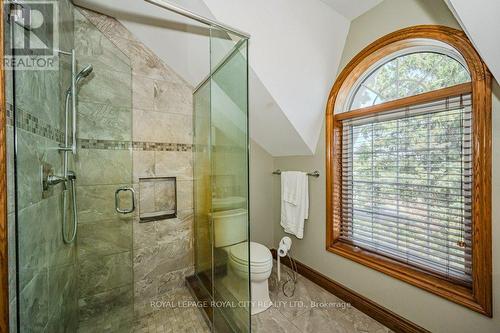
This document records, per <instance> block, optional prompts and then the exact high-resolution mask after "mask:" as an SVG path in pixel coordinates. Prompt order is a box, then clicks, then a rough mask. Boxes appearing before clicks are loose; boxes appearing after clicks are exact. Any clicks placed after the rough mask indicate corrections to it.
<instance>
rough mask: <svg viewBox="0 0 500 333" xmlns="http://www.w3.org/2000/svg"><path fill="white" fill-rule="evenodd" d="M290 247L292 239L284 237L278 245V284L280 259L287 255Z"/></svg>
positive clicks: (279, 279)
mask: <svg viewBox="0 0 500 333" xmlns="http://www.w3.org/2000/svg"><path fill="white" fill-rule="evenodd" d="M291 247H292V239H291V238H290V237H288V236H285V237H283V238H282V239H281V241H280V245H279V247H278V256H277V257H278V258H277V259H278V282H279V281H281V265H280V258H283V257H286V256H287V255H288V251H290V248H291Z"/></svg>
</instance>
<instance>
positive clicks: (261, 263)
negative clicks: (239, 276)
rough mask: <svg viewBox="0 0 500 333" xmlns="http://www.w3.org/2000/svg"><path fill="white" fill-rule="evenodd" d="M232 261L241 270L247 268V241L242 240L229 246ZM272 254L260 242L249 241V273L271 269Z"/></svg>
mask: <svg viewBox="0 0 500 333" xmlns="http://www.w3.org/2000/svg"><path fill="white" fill-rule="evenodd" d="M229 255H230V258H231V261H232V263H233V264H234V265H235V266H236V267H235V268H240V269H242V270H248V243H247V242H243V243H240V244H237V245H234V246H232V247H231V248H230V251H229ZM272 266H273V256H272V254H271V251H269V249H268V248H267V247H265V246H264V245H262V244H259V243H256V242H250V270H251V273H265V272H268V271H270V270H272Z"/></svg>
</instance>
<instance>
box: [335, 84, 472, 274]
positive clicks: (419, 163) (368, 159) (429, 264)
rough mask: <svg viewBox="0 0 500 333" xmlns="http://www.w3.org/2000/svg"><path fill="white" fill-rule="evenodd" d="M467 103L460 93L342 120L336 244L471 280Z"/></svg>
mask: <svg viewBox="0 0 500 333" xmlns="http://www.w3.org/2000/svg"><path fill="white" fill-rule="evenodd" d="M470 106H471V96H470V94H466V95H463V96H461V97H460V96H459V97H454V98H449V99H443V100H441V101H435V102H432V103H426V104H422V105H416V106H410V107H406V108H401V109H398V110H394V111H392V112H388V113H384V114H378V115H375V116H363V117H362V118H352V119H347V120H344V121H342V126H343V130H342V135H343V137H342V144H341V149H342V158H341V162H342V167H341V176H342V182H341V193H340V194H341V198H342V199H341V200H342V209H341V211H340V214H341V216H342V220H341V221H342V223H341V226H340V237H341V238H342V239H344V240H345V241H348V242H352V243H353V244H357V245H358V246H360V247H364V248H366V249H368V250H371V251H375V252H378V253H381V254H383V255H387V256H389V257H391V258H393V259H396V260H402V261H404V262H407V263H410V264H413V265H416V266H418V267H420V268H423V269H428V270H431V271H433V272H437V273H439V274H441V275H443V276H445V277H449V278H454V279H459V280H461V281H463V282H464V283H467V284H468V283H470V281H471V278H470V269H471V263H472V252H471V251H472V250H471V242H472V222H471V219H472V216H471V211H472V191H473V188H474V187H473V186H474V179H473V177H472V163H473V159H472V157H473V156H472V153H473V149H472V146H471V142H472V140H471V136H472V133H471V131H472V122H473V119H472V113H471V107H470ZM335 192H336V190H335ZM463 244H465V247H463Z"/></svg>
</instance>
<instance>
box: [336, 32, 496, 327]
mask: <svg viewBox="0 0 500 333" xmlns="http://www.w3.org/2000/svg"><path fill="white" fill-rule="evenodd" d="M422 39H427V40H429V39H431V40H436V41H440V42H443V43H446V44H448V45H450V46H452V47H453V48H455V49H456V50H457V51H458V52H459V53H460V54H461V55H462V56H463V58H464V59H465V61H466V63H467V67H468V70H469V72H470V75H471V82H470V83H465V84H460V85H457V86H453V87H449V88H444V89H440V90H436V91H432V92H428V93H424V94H420V95H416V96H410V97H406V98H402V99H398V100H395V101H390V102H386V103H383V104H379V105H375V106H371V107H366V108H363V109H359V110H355V111H353V112H345V113H338V114H335V113H334V110H335V109H337V110H343V109H344V105H345V104H346V103H347V99H348V96H349V92H350V90H351V89H352V88H353V87H354V86H355V84H356V82H357V81H358V79H359V78H360V77H361V75H362V74H363V73H365V72H366V71H367V70H368V69H369V68H370V67H371V66H372V65H373V64H375V63H377V62H378V61H380V60H381V59H384V58H385V57H386V56H388V55H390V54H392V53H394V52H397V51H399V50H402V49H405V48H408V47H411V46H415V45H418V44H419V43H420V45H421V43H422ZM465 93H471V95H472V118H473V133H472V135H473V137H472V140H473V158H474V161H473V177H474V190H473V200H472V286H471V287H465V286H463V285H460V284H457V283H453V282H451V281H449V280H446V279H445V278H443V277H440V276H438V275H436V274H432V273H429V272H427V271H424V270H422V269H418V268H416V267H414V266H411V265H408V264H405V263H402V262H399V261H396V260H392V259H390V258H388V257H386V256H383V255H380V254H376V253H374V252H371V251H368V250H364V249H361V248H359V247H356V246H354V245H351V244H349V243H347V242H345V241H342V240H341V239H340V238H339V237H340V224H341V219H342V214H341V212H342V206H341V205H342V201H341V198H342V186H341V184H342V148H341V147H342V120H344V119H348V118H352V117H359V116H362V115H367V114H374V113H378V112H381V111H384V110H393V109H395V108H397V107H401V106H405V105H408V104H413V105H414V104H419V103H425V102H428V101H433V100H439V99H442V98H445V97H447V96H449V97H452V96H458V95H460V94H465ZM491 109H492V100H491V73H490V72H489V70H488V68H487V66H486V65H485V64H484V62H483V61H482V60H481V58H480V56H479V54H478V53H477V52H476V50H475V49H474V47H473V46H472V44H471V42H470V41H469V40H468V38H467V36H466V35H465V33H464V32H462V31H460V30H457V29H453V28H449V27H444V26H438V25H420V26H414V27H409V28H405V29H402V30H398V31H395V32H393V33H391V34H389V35H386V36H384V37H382V38H380V39H378V40H376V41H375V42H373V43H372V44H370V45H368V46H367V47H366V48H365V49H363V50H362V51H361V52H360V53H359V54H358V55H356V56H355V57H354V58H353V59H352V60H351V61H350V62H349V64H348V65H347V66H346V67H345V68H344V70H343V71H342V72H341V73H340V75H339V76H338V78H337V81H336V82H335V84H334V85H333V88H332V90H331V92H330V96H329V98H328V104H327V110H326V188H327V190H326V250H327V251H330V252H332V253H335V254H337V255H340V256H342V257H345V258H347V259H350V260H352V261H354V262H357V263H359V264H362V265H365V266H367V267H370V268H372V269H375V270H377V271H380V272H382V273H385V274H387V275H389V276H391V277H394V278H396V279H399V280H401V281H404V282H407V283H409V284H411V285H414V286H416V287H419V288H421V289H424V290H426V291H428V292H431V293H433V294H436V295H438V296H441V297H443V298H445V299H447V300H450V301H452V302H455V303H457V304H460V305H463V306H465V307H467V308H469V309H471V310H474V311H476V312H479V313H481V314H483V315H486V316H488V317H491V316H492V245H491V154H492V141H491V119H492V118H491V117H492V115H491V113H492V112H491Z"/></svg>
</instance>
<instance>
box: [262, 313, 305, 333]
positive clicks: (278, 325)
mask: <svg viewBox="0 0 500 333" xmlns="http://www.w3.org/2000/svg"><path fill="white" fill-rule="evenodd" d="M252 332H260V333H266V332H283V333H285V332H286V333H300V332H304V331H300V330H299V329H297V327H296V326H295V325H293V324H292V323H291V322H290V321H289V320H288V319H287V318H285V317H284V316H283V315H282V314H281V313H280V312H279V311H278V310H277V309H275V308H273V307H271V308H269V309H268V310H266V311H264V312H261V313H259V314H258V315H255V316H252Z"/></svg>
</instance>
